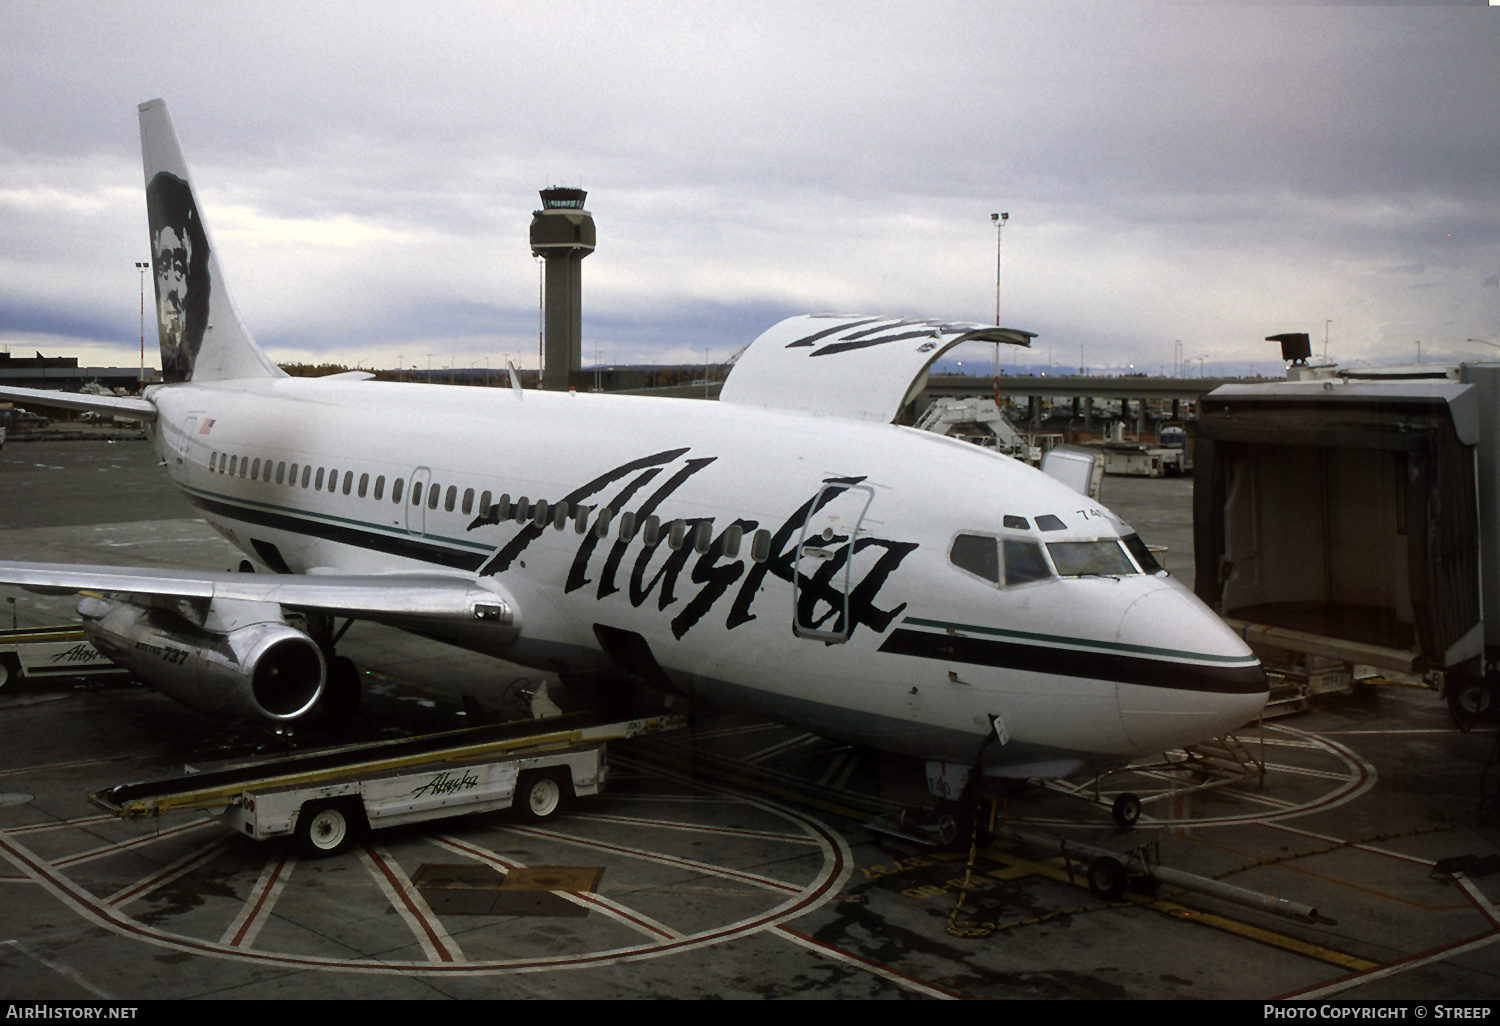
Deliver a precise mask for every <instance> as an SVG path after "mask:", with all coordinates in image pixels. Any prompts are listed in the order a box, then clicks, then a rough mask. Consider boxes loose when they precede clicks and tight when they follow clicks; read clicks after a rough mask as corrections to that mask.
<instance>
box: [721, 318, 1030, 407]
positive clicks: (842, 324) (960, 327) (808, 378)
mask: <svg viewBox="0 0 1500 1026" xmlns="http://www.w3.org/2000/svg"><path fill="white" fill-rule="evenodd" d="M1035 337H1036V335H1035V333H1033V332H1029V331H1018V330H1016V329H1015V328H999V327H996V326H994V325H992V324H970V323H964V322H958V321H941V320H913V319H908V318H899V317H849V316H831V315H814V316H806V317H791V318H788V319H787V320H784V321H782V322H781V323H779V324H776V325H774V326H772V327H771V328H770V329H769V330H768V331H766V332H765V333H764V334H762V335H761V336H760V337H759V338H757V339H756V340H755V341H754V342H752V343H750V345H749V346H748V347H747V348H746V349H745V351H744V352H743V353H741V354H740V357H739V359H738V360H737V361H736V362H735V365H734V369H733V370H732V371H730V373H729V377H728V379H727V380H726V381H725V382H724V389H723V391H722V392H720V393H719V401H720V402H726V403H734V404H737V405H742V406H761V407H766V408H768V409H783V410H795V411H799V412H802V413H816V414H823V415H826V416H832V417H857V418H860V419H864V420H878V421H882V422H885V423H889V422H891V421H893V420H895V419H896V417H897V415H898V414H899V413H900V412H901V408H902V407H903V406H905V405H906V403H908V402H909V401H910V400H911V399H912V398H914V397H915V395H916V393H918V392H920V391H921V390H922V388H923V387H924V386H925V385H926V383H927V368H928V367H930V366H931V365H932V362H933V361H934V360H936V359H937V358H938V357H939V356H942V355H943V353H945V352H947V351H948V350H949V349H952V348H953V347H954V346H956V345H959V344H961V343H964V342H1004V343H1005V344H1007V345H1016V346H1029V345H1031V340H1032V339H1033V338H1035Z"/></svg>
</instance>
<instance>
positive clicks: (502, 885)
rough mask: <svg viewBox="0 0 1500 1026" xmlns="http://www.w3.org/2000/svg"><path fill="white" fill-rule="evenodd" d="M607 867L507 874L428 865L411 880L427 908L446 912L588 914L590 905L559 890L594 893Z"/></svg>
mask: <svg viewBox="0 0 1500 1026" xmlns="http://www.w3.org/2000/svg"><path fill="white" fill-rule="evenodd" d="M603 876H604V869H603V868H602V867H592V866H523V867H520V868H517V869H512V870H511V871H510V872H509V873H502V872H500V871H499V870H498V869H494V868H493V867H491V866H480V865H476V864H474V863H463V864H459V865H434V864H427V865H423V866H421V867H420V868H418V870H417V872H416V874H415V875H414V876H413V877H412V883H413V884H414V885H415V886H416V888H417V891H418V892H419V893H420V894H421V895H422V899H423V900H424V901H426V902H427V907H428V908H430V909H432V911H433V912H435V913H437V914H439V915H442V914H448V915H472V916H579V917H581V916H586V915H588V914H589V912H588V908H587V906H585V905H581V904H579V903H578V902H576V901H570V900H569V899H568V898H567V897H566V896H565V894H564V893H560V892H585V893H586V892H592V891H593V890H595V889H596V888H597V887H598V886H599V880H600V878H601V877H603Z"/></svg>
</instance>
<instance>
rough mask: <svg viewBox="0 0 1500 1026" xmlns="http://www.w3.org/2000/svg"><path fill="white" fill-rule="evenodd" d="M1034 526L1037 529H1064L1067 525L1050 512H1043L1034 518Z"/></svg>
mask: <svg viewBox="0 0 1500 1026" xmlns="http://www.w3.org/2000/svg"><path fill="white" fill-rule="evenodd" d="M1036 526H1037V530H1039V531H1066V530H1067V529H1068V525H1067V524H1065V523H1063V522H1062V521H1061V520H1060V519H1058V518H1057V517H1055V516H1053V515H1052V514H1051V513H1043V514H1042V515H1041V516H1039V517H1037V518H1036Z"/></svg>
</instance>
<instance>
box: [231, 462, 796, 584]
mask: <svg viewBox="0 0 1500 1026" xmlns="http://www.w3.org/2000/svg"><path fill="white" fill-rule="evenodd" d="M208 468H209V470H210V471H213V472H214V473H218V474H227V475H229V476H231V477H243V478H248V479H249V480H252V481H265V482H267V483H274V484H284V485H287V486H290V487H293V488H296V487H301V488H307V489H311V490H312V491H319V492H320V491H324V490H326V491H328V492H330V493H337V492H339V491H342V492H343V494H344V495H353V496H357V497H358V498H361V499H363V498H365V497H366V496H368V497H370V498H372V499H374V500H376V501H382V500H383V499H384V497H385V484H386V479H385V475H384V474H380V475H377V476H376V477H375V479H374V482H373V487H372V482H371V480H370V475H369V474H366V473H361V474H360V475H359V476H358V478H356V477H355V472H354V471H352V470H345V471H344V472H343V486H342V489H341V488H340V485H339V470H338V468H335V467H313V466H312V465H311V464H301V465H300V466H299V465H298V464H296V463H290V464H289V463H288V462H287V461H285V460H270V459H265V460H262V459H259V458H251V457H249V456H239V455H233V454H229V453H221V452H215V453H213V454H211V455H210V457H209V461H208ZM299 477H300V480H299ZM405 485H406V481H405V479H404V478H400V477H398V478H396V479H395V481H393V482H392V483H391V489H390V501H391V502H392V503H395V504H399V503H400V502H401V496H402V492H403V491H404V490H405ZM478 499H479V505H478V509H479V514H480V516H482V517H485V518H486V519H488V521H489V522H490V523H499V522H500V521H502V520H512V521H514V522H516V523H518V524H524V523H526V522H528V521H530V522H531V523H532V524H534V525H535V526H536V527H547V526H549V525H550V526H552V527H554V528H556V529H557V530H559V531H561V530H563V529H564V528H565V527H566V526H567V525H568V523H569V522H570V521H571V522H572V524H573V530H574V531H575V532H576V533H577V534H585V533H587V532H588V531H589V530H590V528H589V522H588V521H589V517H590V516H593V514H594V513H595V511H596V510H597V512H598V516H597V517H595V519H594V524H593V530H594V532H595V533H596V535H597V536H598V537H599V538H600V539H604V538H607V537H608V536H609V534H610V528H611V526H612V525H613V526H616V527H617V533H618V536H619V539H620V540H621V541H630V540H631V539H633V538H634V537H635V536H636V534H637V533H639V534H640V535H641V539H642V541H643V542H645V544H647V545H656V544H657V543H658V542H660V540H661V537H662V531H663V525H662V521H661V518H660V517H658V516H655V515H652V516H648V517H640V516H638V515H637V514H635V513H630V512H626V513H621V514H619V515H618V521H617V520H616V514H615V511H614V510H612V509H610V508H609V507H607V506H604V507H595V506H582V505H580V506H576V507H570V506H569V504H568V503H566V502H548V501H547V500H546V499H537V500H535V501H532V500H531V499H528V498H527V497H525V496H521V497H520V498H518V499H515V500H514V501H512V500H511V497H510V496H509V495H501V496H500V498H499V500H498V501H494V493H493V492H489V491H485V492H483V493H480V494H479V496H478ZM424 500H425V502H426V505H427V508H428V509H430V510H436V509H437V508H438V506H439V505H441V506H442V508H443V509H444V510H445V511H446V512H449V513H452V512H455V511H457V512H460V513H462V514H463V515H464V516H470V515H472V514H473V513H474V510H475V505H474V500H475V490H474V489H473V488H466V489H464V491H463V494H462V496H461V497H460V494H459V491H458V486H457V485H448V486H447V489H446V491H445V490H444V488H443V486H442V485H441V484H439V483H436V482H426V481H416V480H414V481H412V484H411V492H410V498H409V500H408V501H409V502H410V504H411V505H412V506H421V505H422V504H423V502H424ZM665 530H666V537H667V545H668V547H669V548H671V549H673V550H676V549H680V548H682V547H683V546H684V545H687V544H691V545H692V547H693V549H694V551H696V552H700V553H706V552H707V551H708V550H709V548H710V546H712V545H713V524H712V522H711V521H709V520H694V521H687V520H672V521H670V522H668V523H667V524H666V526H665ZM743 543H744V528H743V527H741V526H740V525H739V524H733V525H731V526H730V527H729V528H728V529H726V530H725V532H724V557H725V558H726V559H734V558H736V557H738V556H739V553H740V548H741V546H742V545H743ZM770 553H771V532H770V531H768V530H765V529H761V530H759V531H756V532H755V533H754V534H753V535H751V539H750V558H751V559H753V560H754V561H755V562H757V563H764V562H765V561H766V559H767V558H768V557H769V556H770Z"/></svg>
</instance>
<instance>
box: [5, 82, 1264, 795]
mask: <svg viewBox="0 0 1500 1026" xmlns="http://www.w3.org/2000/svg"><path fill="white" fill-rule="evenodd" d="M140 119H141V143H142V150H143V155H144V160H145V177H146V199H147V209H148V213H149V223H150V233H151V248H152V253H153V257H154V266H155V283H156V301H157V303H156V306H157V318H158V331H159V333H160V343H161V356H162V371H163V383H162V384H160V385H156V386H152V387H150V388H148V389H146V391H145V394H144V395H143V396H142V397H140V398H136V399H125V398H118V399H117V398H110V397H105V396H90V395H71V394H70V395H63V394H59V393H48V392H38V391H36V390H30V389H21V388H4V389H0V396H5V397H13V398H16V399H21V400H27V401H30V402H44V401H45V402H50V403H52V404H53V405H56V406H63V407H71V408H76V409H85V410H107V411H111V412H114V413H126V414H129V415H131V416H134V417H137V418H139V419H140V420H142V421H144V422H145V423H146V424H147V425H148V428H149V432H150V435H151V438H152V439H153V440H154V444H155V446H156V448H157V450H158V451H159V452H160V454H161V457H162V459H163V460H164V461H165V464H166V468H167V473H168V474H169V475H170V476H171V478H172V481H173V482H174V483H175V484H176V485H177V486H178V487H179V488H180V489H181V490H182V493H183V494H184V495H185V496H186V498H187V500H188V501H189V502H190V503H191V504H192V505H193V506H194V507H195V508H196V509H197V511H198V512H199V513H200V514H201V515H202V516H203V518H204V519H205V520H206V521H207V522H208V523H209V524H211V525H212V526H213V527H214V528H215V529H216V530H217V531H218V532H220V533H221V534H222V535H223V536H224V537H225V538H227V539H228V540H229V541H230V542H231V543H232V544H233V545H234V546H235V547H237V548H238V549H239V550H240V551H242V552H243V553H244V555H245V557H246V558H247V559H248V560H250V561H253V564H254V566H255V567H256V568H257V569H259V570H261V571H262V572H259V573H231V572H222V573H221V572H205V573H194V574H184V573H181V572H164V571H161V570H159V569H150V568H147V569H126V568H119V567H112V566H68V565H48V564H37V563H22V562H4V563H0V583H6V584H12V585H20V586H24V587H27V588H33V589H46V590H53V591H77V592H81V593H83V594H84V597H83V598H81V599H80V601H79V604H78V612H79V614H80V615H81V616H82V618H83V621H84V624H85V626H86V628H87V630H88V632H89V634H90V636H91V637H92V638H93V639H94V642H95V644H96V645H97V646H98V648H99V649H100V650H101V651H103V652H105V653H106V654H108V655H109V656H110V657H111V658H113V659H115V660H116V661H118V662H119V663H120V664H122V665H123V666H125V667H127V668H128V669H130V670H132V671H134V672H135V673H136V674H137V675H138V676H139V677H140V679H142V680H144V681H145V682H147V683H149V684H152V685H154V686H156V687H158V688H160V689H161V690H163V691H164V692H166V693H167V694H169V695H172V696H174V697H175V698H177V699H179V700H181V701H183V702H186V703H188V704H189V705H192V706H194V707H196V708H198V709H200V710H203V711H206V712H211V713H219V714H235V715H244V716H251V717H259V718H261V719H263V720H268V721H276V722H288V721H295V720H297V719H298V718H299V717H303V716H306V715H308V714H309V713H310V712H311V711H312V710H314V709H315V708H316V707H317V706H318V704H319V701H320V698H322V696H324V695H325V692H327V693H328V694H330V695H334V696H338V697H339V699H340V700H343V699H347V697H348V691H349V689H350V688H351V687H353V688H356V689H357V687H358V685H357V683H356V682H355V676H354V674H353V672H352V664H349V662H348V660H347V659H343V658H341V657H336V656H335V649H334V645H335V641H336V636H335V632H334V631H332V630H331V629H329V625H331V624H332V623H334V622H336V621H335V619H334V618H336V617H337V618H350V619H362V620H369V621H376V622H379V623H382V624H387V625H390V626H392V627H396V628H402V629H405V630H408V631H413V632H416V633H418V634H422V635H425V636H428V637H431V638H436V639H441V640H443V641H446V642H451V643H453V644H455V645H461V646H463V647H465V648H468V649H472V650H476V651H479V652H484V653H490V654H493V655H495V656H500V657H503V658H505V659H508V660H511V661H513V662H516V663H521V664H524V665H527V666H531V667H536V668H540V669H543V670H547V671H552V672H555V673H557V674H558V675H559V676H560V677H561V679H562V680H563V681H565V682H567V681H573V680H577V681H594V682H598V681H601V680H606V679H612V680H616V681H631V682H633V683H636V684H640V683H644V684H647V685H650V686H653V687H656V688H659V689H661V690H663V691H667V692H673V693H681V694H685V695H687V696H690V697H691V698H693V699H694V700H696V701H703V702H709V703H716V704H721V705H726V706H729V707H733V708H739V709H743V710H748V711H752V712H755V713H757V714H761V715H765V716H768V717H771V718H773V719H776V720H779V721H783V722H786V723H788V724H793V725H797V726H800V727H802V728H805V729H807V730H809V731H813V732H815V733H817V734H821V735H824V736H827V737H831V738H836V739H843V740H846V741H849V742H854V743H858V744H864V745H870V746H874V747H876V748H879V749H884V750H889V751H895V752H901V753H907V754H910V755H914V756H918V757H920V758H922V759H926V760H928V761H929V763H940V764H948V765H949V766H951V767H952V768H953V770H954V771H955V772H960V771H961V772H962V773H963V774H964V775H965V776H967V772H968V769H969V768H970V767H972V766H974V765H976V763H978V764H980V765H982V767H983V770H984V772H985V773H987V774H989V775H995V776H1018V777H1058V776H1066V775H1071V774H1075V773H1079V772H1082V771H1086V770H1100V769H1104V768H1108V767H1113V766H1119V765H1122V764H1124V763H1126V762H1128V761H1129V760H1131V759H1133V758H1136V757H1139V756H1142V755H1148V754H1155V753H1160V752H1162V751H1164V750H1167V749H1170V748H1174V747H1177V746H1181V745H1185V744H1190V743H1193V742H1197V741H1201V740H1204V739H1207V738H1209V737H1213V736H1216V735H1218V734H1222V733H1225V732H1228V731H1231V730H1233V729H1235V728H1237V727H1239V726H1241V725H1243V724H1244V723H1246V722H1248V721H1250V720H1252V719H1254V718H1255V717H1256V716H1257V715H1258V714H1259V713H1260V711H1261V708H1262V706H1263V704H1264V702H1265V699H1266V679H1265V675H1264V673H1263V671H1262V669H1261V667H1260V665H1259V663H1258V662H1257V660H1256V658H1255V656H1254V655H1252V654H1251V652H1250V650H1249V649H1248V648H1247V647H1246V646H1245V645H1244V644H1243V643H1242V642H1241V641H1240V639H1239V638H1238V637H1236V636H1235V635H1234V634H1233V633H1232V632H1231V631H1230V630H1229V629H1228V628H1227V627H1226V626H1225V625H1224V624H1223V623H1222V622H1221V621H1220V620H1219V619H1218V618H1217V617H1215V616H1214V614H1213V613H1211V612H1210V611H1209V610H1208V609H1207V608H1206V607H1205V606H1204V605H1203V604H1202V603H1200V602H1199V601H1198V599H1197V598H1195V597H1194V596H1193V594H1192V593H1191V592H1189V591H1188V590H1187V589H1186V588H1185V587H1183V586H1182V585H1181V584H1179V583H1178V582H1177V581H1175V580H1173V579H1172V578H1171V577H1169V576H1168V575H1167V574H1166V573H1165V572H1164V571H1163V570H1162V569H1161V568H1160V567H1159V566H1158V565H1157V563H1156V561H1155V560H1154V559H1153V558H1152V556H1151V554H1150V552H1149V551H1148V549H1147V547H1146V546H1145V545H1144V544H1142V543H1141V541H1140V539H1139V538H1138V537H1137V535H1136V534H1135V532H1134V531H1132V530H1131V529H1130V528H1129V527H1128V526H1127V525H1125V524H1124V523H1123V522H1122V521H1121V520H1120V519H1119V518H1118V517H1116V516H1115V515H1114V514H1112V513H1111V512H1110V511H1109V510H1107V509H1105V508H1104V507H1103V506H1101V505H1099V504H1098V503H1097V502H1095V501H1093V500H1090V499H1088V498H1087V497H1085V496H1083V495H1080V494H1079V493H1078V492H1076V491H1074V490H1072V489H1070V488H1068V487H1066V486H1064V485H1063V484H1061V483H1059V482H1058V481H1056V480H1053V479H1052V478H1051V477H1049V476H1047V475H1044V474H1042V473H1040V472H1038V471H1037V470H1035V469H1033V468H1031V467H1029V466H1027V465H1025V464H1024V463H1021V462H1018V461H1016V460H1013V459H1011V458H1009V457H1006V456H1002V455H999V454H997V453H994V452H991V451H986V450H984V449H981V448H979V447H977V446H974V445H971V444H969V443H967V442H962V441H956V440H951V439H947V438H943V437H941V436H937V435H933V434H930V433H927V432H921V431H917V430H914V429H910V428H905V427H899V426H896V425H894V424H893V423H892V421H893V420H894V419H895V417H896V415H897V413H898V412H899V410H900V409H901V407H902V406H903V404H904V403H906V402H907V401H909V399H910V397H911V396H912V395H914V394H915V392H916V390H917V389H918V388H919V387H920V383H921V381H922V380H923V379H924V377H925V373H926V369H927V367H928V366H929V365H930V364H931V362H932V361H933V360H935V359H936V358H937V357H938V356H939V355H940V354H941V353H943V352H944V351H945V350H947V349H948V348H950V347H952V346H954V345H957V344H959V343H961V342H966V341H971V340H981V341H1004V342H1007V343H1019V344H1027V343H1028V342H1029V338H1030V336H1029V335H1027V334H1026V333H1022V332H1015V331H1010V330H1004V329H998V328H993V327H986V326H984V325H973V324H956V323H952V322H947V321H940V320H916V319H905V318H890V317H845V316H837V317H835V316H813V317H796V318H792V319H790V320H787V321H783V322H782V323H780V324H777V325H775V326H774V327H772V328H771V329H770V330H768V331H767V332H766V333H765V334H763V335H761V336H760V337H759V338H758V339H756V340H755V341H754V342H753V343H752V344H751V345H750V347H749V348H748V349H747V350H746V351H745V353H744V355H743V356H742V357H741V359H740V360H739V362H738V363H737V365H736V366H735V368H734V370H733V371H732V372H731V374H730V375H729V378H728V380H727V381H726V382H725V385H724V388H723V393H722V396H721V398H720V400H719V401H718V402H712V401H701V400H687V399H666V398H651V397H639V396H616V395H598V394H590V395H575V394H571V393H561V392H540V391H522V390H521V388H520V387H519V383H517V382H515V380H514V376H512V387H511V388H510V389H484V388H453V387H447V386H442V385H425V384H400V383H390V382H377V381H373V380H369V379H370V375H368V374H363V373H358V372H356V373H350V374H340V375H334V376H332V377H325V378H318V379H308V378H296V377H289V376H287V375H286V374H284V373H283V372H282V371H280V370H279V369H278V368H277V366H276V365H275V364H274V363H273V362H272V361H271V360H270V359H269V358H268V357H267V356H266V355H265V353H264V352H263V351H262V350H261V349H260V348H259V347H258V346H257V345H256V343H255V341H254V340H253V338H252V337H251V335H250V333H249V331H248V330H247V329H246V327H245V325H244V323H243V322H242V321H241V319H240V316H239V313H238V312H237V311H236V309H235V307H234V305H233V303H232V302H231V300H230V296H229V292H228V291H227V289H226V287H225V280H224V275H223V272H222V270H221V268H220V266H219V261H218V257H217V254H216V252H215V250H214V248H213V245H212V240H211V237H210V235H209V233H208V229H207V225H206V224H205V223H204V220H203V217H202V212H201V210H200V209H199V207H198V205H197V201H196V197H195V193H194V191H193V187H192V184H191V180H190V178H189V177H188V173H187V168H186V166H185V164H184V162H183V158H182V155H181V152H180V149H179V147H178V143H177V138H176V134H175V132H174V131H173V128H172V125H171V122H170V120H169V119H168V116H167V110H166V106H165V104H163V103H162V102H161V101H160V100H154V101H152V102H150V103H146V104H143V105H142V106H141V107H140ZM303 623H310V624H313V625H314V627H313V628H312V629H311V630H307V631H305V630H303V629H300V627H299V626H298V625H299V624H303ZM498 683H499V681H497V684H498ZM464 686H465V689H466V690H470V689H472V686H473V682H471V681H465V682H464Z"/></svg>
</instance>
